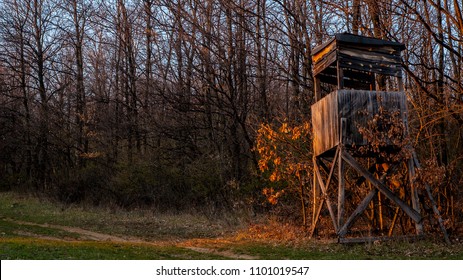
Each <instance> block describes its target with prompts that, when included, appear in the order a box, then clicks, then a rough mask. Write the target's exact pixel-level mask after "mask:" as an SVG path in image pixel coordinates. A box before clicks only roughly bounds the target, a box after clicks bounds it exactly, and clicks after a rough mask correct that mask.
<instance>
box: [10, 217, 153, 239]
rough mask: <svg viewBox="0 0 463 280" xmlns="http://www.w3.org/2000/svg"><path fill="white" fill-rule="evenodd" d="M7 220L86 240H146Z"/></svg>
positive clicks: (76, 228)
mask: <svg viewBox="0 0 463 280" xmlns="http://www.w3.org/2000/svg"><path fill="white" fill-rule="evenodd" d="M5 220H6V221H8V222H13V223H16V224H18V225H27V226H38V227H43V228H52V229H59V230H62V231H67V232H71V233H77V234H79V235H81V236H82V237H83V239H85V240H92V241H111V242H135V243H137V242H144V241H143V240H141V239H137V238H135V237H119V236H114V235H109V234H104V233H99V232H94V231H90V230H86V229H83V228H78V227H68V226H60V225H51V224H38V223H32V222H25V221H17V220H11V219H5ZM62 240H63V241H66V239H62Z"/></svg>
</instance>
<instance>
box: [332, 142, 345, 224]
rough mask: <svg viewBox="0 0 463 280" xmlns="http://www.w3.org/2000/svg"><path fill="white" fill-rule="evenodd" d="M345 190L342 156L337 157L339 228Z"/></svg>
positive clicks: (341, 222) (341, 219) (342, 215)
mask: <svg viewBox="0 0 463 280" xmlns="http://www.w3.org/2000/svg"><path fill="white" fill-rule="evenodd" d="M340 147H341V146H340ZM340 151H341V152H342V148H340ZM333 164H334V163H333ZM345 192H346V189H345V179H344V161H343V160H342V157H339V159H338V228H340V227H341V225H342V224H343V222H344V221H343V218H344V199H345Z"/></svg>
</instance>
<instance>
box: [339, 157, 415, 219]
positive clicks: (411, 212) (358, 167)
mask: <svg viewBox="0 0 463 280" xmlns="http://www.w3.org/2000/svg"><path fill="white" fill-rule="evenodd" d="M341 156H342V158H343V159H344V160H345V161H346V162H347V163H348V164H349V165H350V166H352V167H353V168H354V169H355V170H357V172H359V173H360V174H361V175H362V176H364V177H365V178H366V179H367V180H368V181H370V182H371V183H372V184H373V186H374V187H375V188H377V189H378V191H380V192H381V193H382V194H384V195H385V196H386V197H387V198H389V199H390V200H392V201H393V202H394V203H395V204H397V205H398V206H399V207H400V208H401V209H402V210H403V211H404V212H405V213H406V214H407V215H408V216H409V217H410V218H411V219H412V220H413V221H414V222H415V223H419V222H421V220H422V217H421V215H420V214H419V213H418V212H416V211H415V210H414V209H413V208H411V207H410V206H409V205H408V204H406V203H405V202H404V201H403V200H401V199H400V198H398V197H397V196H396V195H395V194H394V193H393V192H392V191H391V190H390V189H389V188H388V187H387V186H386V185H385V184H383V183H382V182H380V181H379V180H378V179H376V178H375V177H374V176H373V175H372V174H371V173H370V172H368V170H367V169H365V168H364V167H363V166H361V165H360V164H359V163H358V162H357V161H356V160H355V159H354V157H352V156H351V155H350V154H349V153H347V152H345V151H343V152H342V153H341Z"/></svg>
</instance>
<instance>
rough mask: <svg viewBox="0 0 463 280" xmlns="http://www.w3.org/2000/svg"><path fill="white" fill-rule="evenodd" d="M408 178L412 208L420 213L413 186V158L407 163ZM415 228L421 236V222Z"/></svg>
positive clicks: (414, 185)
mask: <svg viewBox="0 0 463 280" xmlns="http://www.w3.org/2000/svg"><path fill="white" fill-rule="evenodd" d="M408 176H409V179H410V186H411V200H412V207H413V209H414V210H415V211H416V212H418V213H420V201H419V198H418V190H417V188H416V184H415V176H416V173H415V164H414V162H413V158H411V159H410V160H409V161H408ZM415 228H416V234H418V235H421V234H423V223H422V222H419V223H416V224H415Z"/></svg>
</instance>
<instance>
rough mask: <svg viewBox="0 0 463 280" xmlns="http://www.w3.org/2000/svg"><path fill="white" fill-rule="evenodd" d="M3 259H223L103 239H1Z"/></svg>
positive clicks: (181, 250) (177, 249)
mask: <svg viewBox="0 0 463 280" xmlns="http://www.w3.org/2000/svg"><path fill="white" fill-rule="evenodd" d="M0 252H1V253H0V258H1V259H2V260H10V259H13V260H18V259H19V260H21V259H27V260H165V259H168V260H189V259H195V260H200V259H223V258H224V257H222V256H218V255H214V254H204V253H198V252H195V251H192V250H189V249H186V248H181V247H176V246H154V245H153V246H150V245H137V244H130V243H117V242H101V241H98V242H96V241H73V242H65V241H54V240H38V239H33V238H8V239H0Z"/></svg>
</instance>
